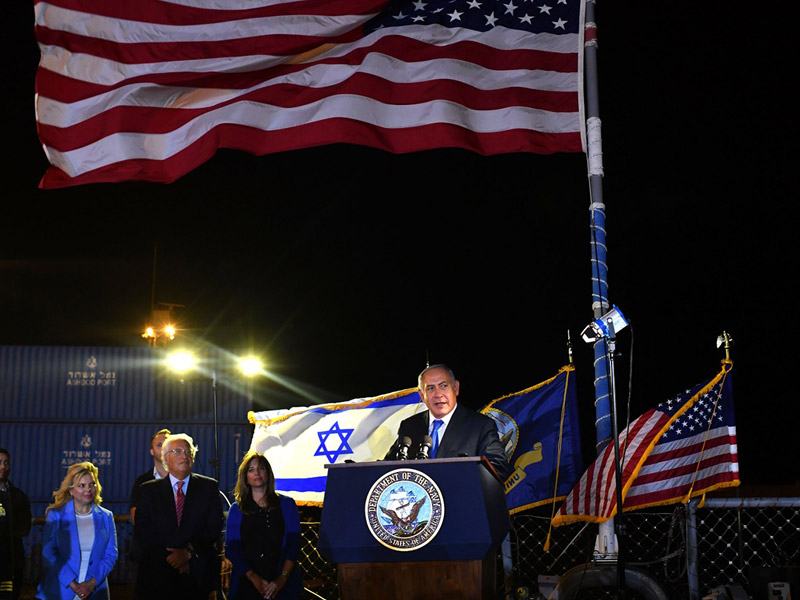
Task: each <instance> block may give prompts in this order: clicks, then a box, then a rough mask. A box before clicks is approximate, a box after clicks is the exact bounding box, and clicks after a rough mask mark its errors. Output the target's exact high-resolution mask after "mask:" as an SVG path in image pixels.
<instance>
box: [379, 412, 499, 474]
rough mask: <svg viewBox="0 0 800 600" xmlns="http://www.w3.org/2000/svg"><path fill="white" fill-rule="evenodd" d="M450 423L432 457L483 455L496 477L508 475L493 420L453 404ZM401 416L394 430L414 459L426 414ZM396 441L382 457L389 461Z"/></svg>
mask: <svg viewBox="0 0 800 600" xmlns="http://www.w3.org/2000/svg"><path fill="white" fill-rule="evenodd" d="M454 410H455V412H454V413H453V416H452V417H451V418H450V423H448V425H447V429H446V430H445V432H444V437H443V438H442V440H441V442H440V443H439V449H438V450H437V452H436V458H455V457H457V456H464V455H466V456H485V457H486V458H487V459H489V462H490V463H491V464H492V466H493V467H494V469H495V471H497V474H498V475H499V476H500V478H501V479H502V480H503V481H505V480H506V479H508V476H509V475H511V467H510V466H509V464H508V459H507V458H506V453H505V449H504V448H503V446H502V444H501V443H500V437H499V436H498V433H497V425H496V424H495V422H494V421H493V420H492V419H490V418H489V417H487V416H486V415H482V414H480V413H476V412H474V411H471V410H469V409H468V408H465V407H464V406H461V405H459V404H456V408H455V409H454ZM429 412H430V411H427V410H426V411H424V412H421V413H419V414H416V415H414V416H413V417H409V418H407V419H403V421H402V422H401V423H400V428H399V429H398V432H397V438H398V440H399V439H400V438H402V437H403V436H408V437H409V438H411V448H410V449H409V452H408V456H409V457H410V458H414V457H415V456H416V455H417V452H419V447H420V443H421V442H422V438H423V437H424V436H426V435H428V418H429V417H428V413H429ZM397 447H398V442H395V443H394V445H393V446H392V447H391V449H390V450H389V452H388V453H387V454H386V456H385V460H392V459H394V458H395V456H396V452H397Z"/></svg>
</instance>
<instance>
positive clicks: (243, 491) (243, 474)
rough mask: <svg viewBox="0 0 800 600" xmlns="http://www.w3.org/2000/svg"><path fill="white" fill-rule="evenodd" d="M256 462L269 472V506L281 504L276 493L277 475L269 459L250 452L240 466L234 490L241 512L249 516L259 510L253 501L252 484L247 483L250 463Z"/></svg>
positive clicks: (252, 451)
mask: <svg viewBox="0 0 800 600" xmlns="http://www.w3.org/2000/svg"><path fill="white" fill-rule="evenodd" d="M254 460H255V461H257V462H258V464H259V465H260V466H262V467H264V468H265V469H266V470H267V505H268V506H276V505H277V504H278V502H280V499H279V498H278V494H277V493H275V475H274V474H273V473H272V467H271V466H270V464H269V461H268V460H267V457H266V456H264V455H263V454H259V453H258V452H256V451H255V450H250V451H249V452H248V453H247V454H245V455H244V458H243V459H242V464H240V465H239V475H238V477H237V478H236V488H235V489H234V490H233V497H234V498H235V499H236V502H237V503H238V504H239V510H241V511H242V512H243V513H247V514H251V513H254V512H256V511H257V510H258V505H257V504H256V502H255V500H253V490H252V489H251V488H250V484H248V483H247V470H248V469H249V468H250V463H251V462H252V461H254Z"/></svg>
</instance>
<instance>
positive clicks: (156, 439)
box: [131, 429, 171, 523]
mask: <svg viewBox="0 0 800 600" xmlns="http://www.w3.org/2000/svg"><path fill="white" fill-rule="evenodd" d="M170 433H171V432H170V430H169V429H160V430H159V431H156V432H155V433H154V434H153V437H151V438H150V456H152V457H153V468H152V469H147V471H145V472H144V473H142V474H141V475H139V476H138V477H137V478H136V481H134V482H133V487H132V488H131V523H134V522H135V519H136V504H137V502H138V500H137V498H138V495H139V487H140V486H141V485H142V484H143V483H147V482H148V481H153V480H154V479H162V478H163V477H166V476H167V468H166V467H165V466H164V461H163V457H162V455H161V450H162V448H163V446H164V440H166V439H167V436H168V435H169V434H170Z"/></svg>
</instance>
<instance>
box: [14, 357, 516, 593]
mask: <svg viewBox="0 0 800 600" xmlns="http://www.w3.org/2000/svg"><path fill="white" fill-rule="evenodd" d="M417 383H418V387H419V392H420V396H421V398H422V400H423V402H424V404H425V406H426V408H427V410H425V411H422V412H420V413H418V414H415V415H414V416H412V417H409V418H407V419H405V420H403V421H402V422H401V423H400V427H399V430H398V442H397V443H395V445H394V446H392V448H391V449H390V450H389V452H388V453H387V454H386V456H385V459H387V460H392V459H394V458H396V457H397V456H398V453H399V450H400V447H399V444H400V441H401V440H409V441H408V442H407V444H408V446H409V447H410V448H411V449H412V451H413V452H414V453H415V454H416V453H417V452H418V447H419V446H420V445H421V444H422V443H423V440H426V439H427V440H430V442H427V441H425V442H424V443H426V444H427V443H430V449H429V450H428V452H429V455H430V457H431V458H434V457H440V458H448V457H457V456H485V457H486V458H487V459H488V461H489V463H490V464H491V468H492V470H494V472H495V474H496V475H497V477H498V480H499V481H501V482H502V481H505V479H506V478H507V476H508V474H509V473H510V471H511V468H510V465H509V464H508V460H507V458H506V454H505V450H504V447H503V445H502V444H501V442H500V439H499V436H498V431H497V426H496V425H495V423H494V421H492V419H490V418H489V417H487V416H485V415H481V414H478V413H475V412H473V411H470V410H469V409H467V408H465V407H461V406H459V405H458V400H457V399H458V395H459V392H460V385H459V382H458V380H457V379H456V377H455V374H454V373H453V371H452V370H451V369H450V368H448V367H447V366H445V365H441V364H440V365H432V366H429V367H427V368H426V369H425V370H423V371H422V373H420V375H419V377H418V379H417ZM412 440H416V442H415V444H416V446H411V444H412ZM403 443H404V444H405V443H406V442H403ZM406 449H408V448H406ZM197 450H198V448H197V446H196V445H195V443H194V440H192V438H191V437H189V436H188V435H186V434H185V433H177V434H173V433H172V432H170V431H169V430H167V429H162V430H160V431H157V432H156V433H155V434H154V435H153V437H152V438H151V440H150V454H151V456H152V457H153V468H152V469H148V470H147V471H146V472H144V473H143V474H142V475H141V476H139V477H138V478H137V479H136V482H135V483H134V486H133V489H132V491H131V507H130V520H131V523H132V524H133V533H134V536H133V549H132V554H131V556H130V558H131V561H132V563H133V564H134V565H135V573H136V575H135V578H134V579H135V587H134V597H135V598H136V599H137V600H157V599H160V598H172V599H186V600H209V599H212V598H215V597H217V596H218V594H219V592H220V591H222V583H221V573H222V570H223V569H222V561H223V560H226V561H228V562H229V563H230V578H229V581H228V585H227V586H226V587H227V591H228V595H227V597H228V598H230V600H250V599H259V598H264V599H268V600H272V599H275V600H296V599H299V598H300V596H301V594H302V589H303V587H302V580H301V574H300V569H299V568H298V567H297V556H298V553H299V550H300V518H299V513H298V510H297V506H296V505H295V502H294V500H292V499H291V498H290V497H288V496H282V495H279V494H278V493H276V491H275V476H274V474H273V471H272V467H271V466H270V464H269V462H268V461H267V459H266V457H265V456H263V455H261V454H258V453H257V452H253V451H250V452H248V453H247V454H246V455H245V456H244V458H243V460H242V462H241V464H240V465H239V471H238V477H237V482H236V488H235V490H234V497H235V500H236V501H235V503H233V504H232V505H231V506H230V507H229V508H228V507H227V498H226V497H225V496H224V495H223V494H221V493H220V490H219V486H218V482H217V481H216V480H215V479H212V478H210V477H206V476H204V475H200V474H196V473H194V472H193V467H194V459H195V456H196V454H197ZM10 470H11V456H10V454H9V453H8V451H7V450H3V449H0V539H2V540H3V542H4V543H3V544H0V548H1V549H2V553H3V554H2V555H0V562H1V563H2V564H0V568H2V569H3V570H2V571H1V572H0V600H4V596H3V594H6V595H7V596H6V597H10V598H17V597H18V596H19V585H20V582H21V579H22V568H23V566H24V551H23V549H22V538H23V537H25V536H26V535H27V534H28V532H29V531H30V527H31V511H30V503H29V501H28V498H27V497H26V496H25V494H24V493H23V492H22V491H21V490H19V489H18V488H16V487H14V486H13V485H12V484H11V482H10V480H9V473H10ZM101 490H102V487H101V485H100V479H99V472H98V469H97V467H95V466H94V465H93V464H92V463H90V462H82V463H78V464H75V465H72V466H71V467H70V468H69V469H68V470H67V474H66V476H65V477H64V480H63V481H62V482H61V485H60V487H59V488H58V490H56V491H55V492H54V493H53V497H54V500H53V503H52V504H51V505H50V506H48V507H47V513H46V520H45V528H44V536H43V542H42V558H43V563H44V575H43V577H42V581H41V583H40V584H39V587H38V589H37V595H36V597H37V598H39V599H40V600H87V599H89V600H104V599H107V598H109V590H108V575H109V573H110V572H111V570H112V568H113V567H114V564H115V563H116V561H117V556H118V550H117V536H116V530H115V527H114V518H113V515H112V514H111V512H110V511H108V510H106V509H105V508H103V507H102V506H100V504H101V502H102V497H101V495H100V493H101ZM223 504H224V505H225V506H223ZM225 508H228V516H227V523H225V517H224V509H225ZM6 541H7V542H8V543H5V542H6Z"/></svg>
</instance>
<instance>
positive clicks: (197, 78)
mask: <svg viewBox="0 0 800 600" xmlns="http://www.w3.org/2000/svg"><path fill="white" fill-rule="evenodd" d="M34 14H35V31H36V39H37V41H38V43H39V48H40V51H41V60H40V62H39V68H38V71H37V75H36V92H37V93H36V122H37V131H38V134H39V139H40V140H41V143H42V146H43V148H44V152H45V154H46V156H47V159H48V161H49V162H50V164H51V167H50V169H49V170H48V171H47V173H46V174H45V176H44V178H43V180H42V182H41V184H40V185H41V186H42V187H45V188H54V187H64V186H72V185H79V184H83V183H95V182H103V181H126V180H146V181H161V182H169V181H173V180H175V179H177V178H178V177H181V176H182V175H184V174H186V173H188V172H189V171H191V170H192V169H194V168H196V167H197V166H199V165H201V164H202V163H203V162H205V161H206V160H208V159H209V158H211V157H212V156H213V155H214V153H215V152H216V151H217V149H219V148H234V149H238V150H244V151H246V152H250V153H253V154H257V155H261V154H268V153H272V152H281V151H285V150H293V149H298V148H306V147H311V146H319V145H324V144H333V143H342V142H343V143H350V144H360V145H365V146H371V147H374V148H380V149H382V150H387V151H389V152H395V153H403V152H415V151H419V150H427V149H433V148H445V147H455V148H465V149H468V150H472V151H474V152H478V153H480V154H484V155H490V154H499V153H507V152H532V153H538V154H550V153H553V152H582V151H584V148H585V144H584V137H585V131H584V120H583V118H582V113H583V109H582V105H583V100H582V98H583V87H582V81H583V43H584V27H583V20H584V2H583V1H581V0H430V1H428V0H403V1H402V2H393V3H390V2H387V1H386V0H330V1H323V2H320V0H226V1H225V2H219V1H218V0H136V1H135V2H125V1H119V0H113V1H112V0H34Z"/></svg>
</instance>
